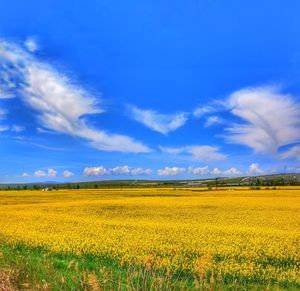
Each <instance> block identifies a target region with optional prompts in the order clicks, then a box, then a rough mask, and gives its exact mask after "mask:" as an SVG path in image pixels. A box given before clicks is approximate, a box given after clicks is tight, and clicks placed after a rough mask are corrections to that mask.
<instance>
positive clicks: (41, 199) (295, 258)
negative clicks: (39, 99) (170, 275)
mask: <svg viewBox="0 0 300 291" xmlns="http://www.w3.org/2000/svg"><path fill="white" fill-rule="evenodd" d="M0 213H1V219H0V238H1V240H4V241H5V242H7V243H12V244H14V243H16V242H24V243H26V244H27V245H29V246H43V247H45V248H47V249H49V250H52V251H55V252H73V253H76V254H79V255H80V254H86V253H91V254H95V255H100V256H105V257H112V258H114V259H117V260H119V261H120V264H133V265H146V267H149V268H166V269H169V270H170V272H174V271H176V270H193V271H195V272H198V273H200V274H205V273H206V272H212V273H213V274H218V275H219V276H222V277H223V276H225V277H232V278H237V277H239V278H245V279H246V280H247V279H251V278H253V279H254V278H257V279H259V280H261V281H265V280H267V281H272V282H277V283H282V282H293V283H300V273H299V270H300V263H299V259H300V189H299V188H298V189H297V188H291V189H287V188H282V189H281V190H259V191H253V190H252V191H250V190H246V189H242V190H237V191H229V190H219V191H200V190H195V189H181V190H180V189H177V190H175V189H128V190H127V189H123V191H121V190H118V189H115V190H112V189H111V190H68V191H62V190H61V191H56V192H42V191H0Z"/></svg>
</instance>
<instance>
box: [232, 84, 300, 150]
mask: <svg viewBox="0 0 300 291" xmlns="http://www.w3.org/2000/svg"><path fill="white" fill-rule="evenodd" d="M228 106H229V107H230V110H231V112H232V114H234V115H235V116H237V117H239V118H240V119H241V120H243V122H242V123H238V124H234V125H233V126H231V127H229V128H227V131H228V133H229V135H228V136H227V140H228V141H230V142H232V143H236V144H242V145H246V146H248V147H251V148H252V149H254V150H255V151H256V152H259V153H272V154H277V152H278V149H279V148H280V147H281V146H284V145H289V144H291V143H295V142H297V141H299V140H300V105H299V103H297V102H296V99H295V98H294V97H292V96H291V95H287V94H282V93H280V92H279V91H278V89H277V88H276V87H258V88H249V89H243V90H240V91H237V92H235V93H233V94H231V96H230V98H229V100H228Z"/></svg>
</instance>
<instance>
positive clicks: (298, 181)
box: [0, 173, 300, 189]
mask: <svg viewBox="0 0 300 291" xmlns="http://www.w3.org/2000/svg"><path fill="white" fill-rule="evenodd" d="M216 184H217V185H218V186H245V185H246V186H280V185H300V174H298V173H297V174H296V173H295V174H272V175H260V176H243V177H234V178H229V177H218V178H209V179H190V180H133V179H132V180H104V181H101V180H100V181H92V182H73V183H57V182H55V181H45V182H42V183H28V184H2V185H1V184H0V189H43V188H45V187H48V188H49V187H50V188H57V189H95V188H123V187H124V188H138V187H207V186H216Z"/></svg>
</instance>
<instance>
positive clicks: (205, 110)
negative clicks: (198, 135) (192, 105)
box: [193, 105, 218, 118]
mask: <svg viewBox="0 0 300 291" xmlns="http://www.w3.org/2000/svg"><path fill="white" fill-rule="evenodd" d="M216 111H218V109H217V108H216V107H214V106H210V105H207V106H203V105H201V106H199V107H197V108H196V109H195V110H194V111H193V115H194V116H195V117H197V118H200V117H202V116H204V115H206V114H209V113H213V112H216Z"/></svg>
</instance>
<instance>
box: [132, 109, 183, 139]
mask: <svg viewBox="0 0 300 291" xmlns="http://www.w3.org/2000/svg"><path fill="white" fill-rule="evenodd" d="M129 109H130V114H131V117H132V118H133V119H134V120H136V121H138V122H140V123H142V124H144V125H145V126H147V127H148V128H150V129H152V130H154V131H157V132H159V133H162V134H165V135H166V134H168V133H169V132H171V131H174V130H176V129H178V128H179V127H182V126H183V125H184V124H185V123H186V121H187V119H188V115H187V113H175V114H161V113H158V112H157V111H155V110H144V109H139V108H137V107H134V106H130V107H129Z"/></svg>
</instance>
